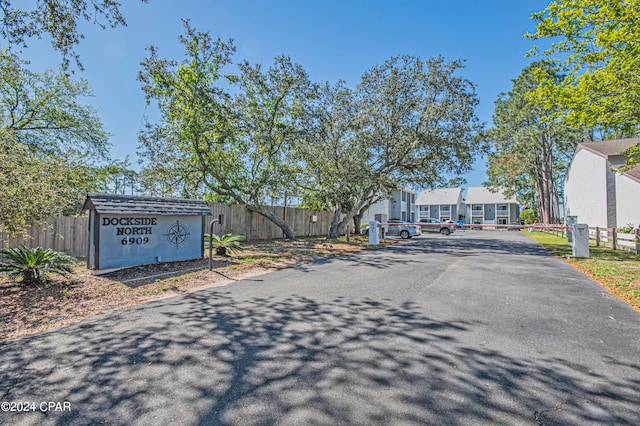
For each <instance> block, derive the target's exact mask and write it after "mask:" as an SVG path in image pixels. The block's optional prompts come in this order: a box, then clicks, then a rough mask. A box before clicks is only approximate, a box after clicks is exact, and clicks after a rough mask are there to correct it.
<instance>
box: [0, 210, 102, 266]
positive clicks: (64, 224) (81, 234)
mask: <svg viewBox="0 0 640 426" xmlns="http://www.w3.org/2000/svg"><path fill="white" fill-rule="evenodd" d="M8 245H9V246H11V247H19V246H25V247H29V248H34V247H43V248H48V249H52V250H56V251H61V252H64V253H67V254H68V255H70V256H75V257H85V256H86V255H87V253H88V252H89V218H88V217H86V216H79V217H67V216H58V217H51V218H48V219H46V220H45V222H44V225H43V226H32V227H30V228H28V229H27V235H26V236H25V237H20V238H18V239H14V240H11V241H9V238H8V236H7V234H6V233H4V232H0V247H2V248H4V247H7V246H8Z"/></svg>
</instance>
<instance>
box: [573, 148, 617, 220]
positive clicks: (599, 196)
mask: <svg viewBox="0 0 640 426" xmlns="http://www.w3.org/2000/svg"><path fill="white" fill-rule="evenodd" d="M564 191H565V205H566V214H567V216H577V217H578V223H586V224H587V225H589V226H600V227H607V224H608V223H607V210H606V208H607V161H606V160H605V159H604V158H602V157H599V156H597V155H595V154H593V153H591V152H589V151H586V150H579V151H578V153H577V154H576V155H575V157H574V158H573V161H572V163H571V168H570V169H569V173H568V175H567V179H566V182H565V189H564Z"/></svg>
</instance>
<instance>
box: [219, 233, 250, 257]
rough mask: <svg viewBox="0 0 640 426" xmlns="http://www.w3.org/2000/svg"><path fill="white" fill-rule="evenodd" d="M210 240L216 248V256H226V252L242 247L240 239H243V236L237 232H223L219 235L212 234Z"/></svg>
mask: <svg viewBox="0 0 640 426" xmlns="http://www.w3.org/2000/svg"><path fill="white" fill-rule="evenodd" d="M211 241H212V243H213V246H214V247H215V248H216V254H217V255H218V256H226V255H227V253H233V252H234V251H236V250H240V249H241V248H242V245H241V244H240V241H244V236H243V235H238V234H224V235H223V236H221V237H220V236H218V235H216V234H213V235H212V238H211Z"/></svg>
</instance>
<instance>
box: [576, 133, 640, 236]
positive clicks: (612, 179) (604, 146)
mask: <svg viewBox="0 0 640 426" xmlns="http://www.w3.org/2000/svg"><path fill="white" fill-rule="evenodd" d="M638 143H640V138H633V139H617V140H611V141H602V142H586V143H581V144H578V147H577V148H576V152H575V153H574V155H573V160H572V161H571V164H570V166H569V169H568V170H567V176H566V178H565V185H564V193H565V214H566V217H568V216H576V219H577V221H578V223H585V224H587V225H589V226H599V227H602V228H618V227H621V226H625V225H627V224H633V225H634V226H638V225H639V224H640V166H635V167H634V168H633V169H631V170H630V171H628V172H624V173H621V172H619V171H617V170H616V168H617V167H619V166H621V165H623V164H625V162H626V160H627V158H626V157H625V156H624V155H623V154H622V153H623V152H624V151H625V150H627V149H628V148H630V147H632V146H634V145H636V144H638Z"/></svg>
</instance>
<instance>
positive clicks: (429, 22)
mask: <svg viewBox="0 0 640 426" xmlns="http://www.w3.org/2000/svg"><path fill="white" fill-rule="evenodd" d="M122 3H123V5H122V7H121V11H122V13H123V15H124V17H125V19H126V20H127V26H126V27H118V28H115V29H111V28H109V29H106V30H102V29H100V27H98V26H97V25H92V24H90V23H84V24H82V25H81V26H80V31H81V32H82V33H83V34H84V39H83V40H82V41H81V43H80V45H79V47H78V48H77V52H78V53H79V54H80V60H81V62H82V64H83V66H84V69H85V70H84V71H77V72H76V75H77V76H78V77H82V78H84V79H86V80H88V82H89V85H90V86H91V88H92V90H93V92H94V95H95V97H93V98H88V99H86V100H85V101H86V102H85V103H87V104H89V105H92V106H93V107H95V108H96V109H97V111H98V114H99V116H100V118H101V120H102V122H103V124H104V126H105V128H106V130H107V131H108V132H109V133H110V134H111V138H110V141H111V143H112V145H113V146H112V149H111V154H112V157H113V158H116V159H124V158H125V157H126V156H129V158H130V160H131V163H132V165H133V166H134V168H138V165H137V163H138V157H137V155H136V148H137V145H138V141H137V134H138V131H139V130H140V129H141V127H142V118H143V114H144V113H145V102H144V96H143V93H142V90H141V89H140V83H139V82H138V81H137V80H136V76H137V74H138V72H139V71H140V69H141V67H140V62H141V61H142V60H143V59H144V58H145V57H146V56H147V51H146V48H147V47H148V46H149V45H155V46H157V47H158V49H159V55H160V57H163V58H170V59H176V60H181V59H182V58H183V57H184V51H183V49H182V46H181V45H180V43H179V42H178V36H179V35H181V34H182V33H183V29H184V27H183V24H182V21H181V19H182V18H187V19H190V21H191V25H192V26H193V27H194V28H196V29H198V30H207V31H209V32H210V33H211V34H212V35H213V36H216V37H218V36H219V37H220V38H222V39H224V40H227V39H233V40H234V41H235V45H236V46H237V51H236V55H235V57H234V61H235V62H236V63H238V62H240V61H241V60H245V59H246V60H248V61H249V62H251V63H262V64H264V65H265V66H268V65H270V64H271V63H272V62H273V58H274V57H275V56H277V55H281V54H284V55H288V56H290V57H291V58H292V60H293V61H294V62H297V63H300V64H301V65H302V66H303V67H304V68H305V70H306V71H307V72H308V73H309V76H310V78H311V79H312V80H313V81H330V82H335V81H337V80H339V79H342V80H344V81H345V82H346V83H347V85H348V86H350V87H353V86H355V85H356V84H357V82H358V80H359V78H360V76H361V75H362V74H363V73H364V72H365V71H366V70H367V69H369V68H371V67H373V66H374V65H376V64H380V63H382V62H384V61H385V60H386V59H388V58H389V57H390V56H394V55H402V54H408V55H414V56H419V57H421V58H422V59H426V58H428V57H435V56H439V55H441V56H443V57H444V58H445V59H448V60H454V59H463V60H464V61H465V68H464V69H462V70H461V71H460V72H459V75H460V76H462V77H464V78H466V79H468V80H470V81H471V82H472V83H473V84H475V86H476V92H477V94H478V97H479V99H480V104H479V106H478V109H477V111H476V112H477V116H478V117H479V119H480V120H481V121H482V122H484V123H486V125H487V126H490V125H491V117H492V112H493V103H494V101H495V100H496V98H497V97H498V95H499V94H500V93H501V92H508V91H509V90H510V89H511V84H512V81H511V80H512V79H514V78H516V77H517V76H518V74H519V73H520V71H521V70H522V69H523V68H525V67H526V66H527V65H528V64H530V63H531V62H532V61H533V60H535V58H527V57H526V53H527V52H528V51H529V50H530V49H531V48H532V47H533V45H534V41H533V40H529V39H526V38H525V37H524V34H525V33H526V32H527V31H528V32H533V31H534V29H535V22H534V21H532V20H531V19H530V16H531V14H532V13H533V12H536V11H540V10H543V9H544V8H545V7H546V5H547V4H548V1H546V0H457V1H456V0H449V1H443V0H439V1H438V0H394V1H391V0H388V1H381V0H324V1H311V0H226V1H223V0H206V1H205V0H199V1H198V0H180V1H178V0H150V1H149V3H146V4H145V3H142V2H139V1H136V0H123V1H122ZM23 53H24V54H25V56H26V57H27V58H29V59H30V60H31V62H32V66H33V69H35V70H43V69H47V68H48V69H57V67H58V66H59V64H60V55H59V54H57V53H55V52H52V49H51V47H50V44H49V41H48V40H32V41H31V42H30V43H29V47H28V48H27V49H26V50H24V52H23ZM485 163H486V159H484V158H478V159H477V160H476V162H475V164H474V171H473V172H471V173H468V174H466V175H464V176H463V177H465V178H466V179H467V185H466V187H468V186H480V185H482V182H483V181H484V180H485V179H486V174H485V170H486V164H485Z"/></svg>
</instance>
